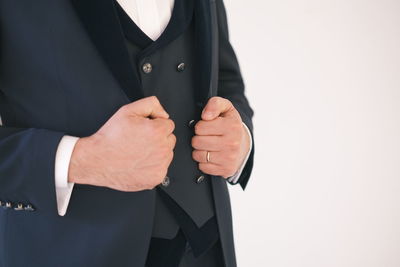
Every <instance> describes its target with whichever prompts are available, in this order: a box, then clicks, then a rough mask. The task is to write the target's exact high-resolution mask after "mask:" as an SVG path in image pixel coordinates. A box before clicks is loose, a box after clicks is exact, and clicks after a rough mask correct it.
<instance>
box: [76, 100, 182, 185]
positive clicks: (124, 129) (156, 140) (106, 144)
mask: <svg viewBox="0 0 400 267" xmlns="http://www.w3.org/2000/svg"><path fill="white" fill-rule="evenodd" d="M174 128H175V125H174V122H173V121H172V120H170V119H169V115H168V113H167V112H166V111H165V110H164V109H163V107H162V106H161V104H160V102H159V101H158V99H157V98H156V97H155V96H151V97H147V98H143V99H140V100H138V101H135V102H132V103H130V104H127V105H125V106H123V107H121V108H120V109H119V110H118V111H117V112H116V113H115V114H114V115H113V116H112V117H111V118H110V119H109V120H108V121H107V122H106V123H105V124H104V125H103V126H102V127H101V128H100V129H99V130H98V131H97V132H96V133H95V134H93V135H91V136H89V137H83V138H80V139H79V140H78V142H77V143H76V145H75V147H74V151H73V153H72V157H71V161H70V165H69V171H68V181H69V182H71V183H78V184H90V185H95V186H105V187H109V188H112V189H116V190H120V191H126V192H133V191H141V190H148V189H153V188H154V187H156V186H157V185H159V184H160V183H161V182H162V180H163V179H164V177H165V176H166V174H167V170H168V167H169V165H170V163H171V161H172V158H173V149H174V147H175V144H176V137H175V135H174V134H173V133H172V132H173V130H174Z"/></svg>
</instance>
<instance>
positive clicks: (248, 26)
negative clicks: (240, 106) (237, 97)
mask: <svg viewBox="0 0 400 267" xmlns="http://www.w3.org/2000/svg"><path fill="white" fill-rule="evenodd" d="M225 4H226V7H227V11H228V19H229V25H230V33H231V41H232V43H233V46H234V48H235V50H236V53H237V55H238V58H239V62H240V64H241V68H242V72H243V75H244V78H245V82H246V85H247V87H246V88H247V96H248V98H249V100H250V103H251V104H252V106H253V108H254V110H255V117H254V125H255V139H256V140H255V149H256V157H255V167H254V172H253V174H252V177H251V181H250V182H249V185H248V188H247V189H246V191H245V192H242V191H241V189H240V187H239V186H235V187H232V186H231V197H232V202H233V203H232V204H233V213H234V229H235V240H236V252H237V258H238V266H239V267H253V266H254V267H264V266H265V267H300V266H301V267H303V266H304V267H331V266H332V267H333V266H334V267H399V266H400V1H398V0H392V1H390V0H279V1H278V0H276V1H269V0H246V1H243V0H225Z"/></svg>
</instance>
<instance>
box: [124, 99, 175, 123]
mask: <svg viewBox="0 0 400 267" xmlns="http://www.w3.org/2000/svg"><path fill="white" fill-rule="evenodd" d="M126 108H127V109H128V110H129V112H130V113H133V114H135V115H138V116H142V117H145V118H147V117H150V118H152V119H155V118H163V119H168V118H169V114H168V113H167V112H166V111H165V109H164V108H163V107H162V106H161V103H160V101H159V100H158V98H157V97H156V96H149V97H146V98H142V99H140V100H137V101H135V102H133V103H130V104H128V105H126Z"/></svg>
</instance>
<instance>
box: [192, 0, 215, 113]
mask: <svg viewBox="0 0 400 267" xmlns="http://www.w3.org/2000/svg"><path fill="white" fill-rule="evenodd" d="M214 8H215V5H213V4H212V2H210V0H201V1H200V0H196V1H195V13H194V16H195V29H196V33H195V38H196V51H197V62H198V63H197V66H198V69H199V70H198V71H197V74H198V75H197V79H198V80H197V85H198V88H197V89H196V97H197V99H198V103H197V104H198V106H200V108H202V107H204V105H205V104H206V103H207V100H208V98H210V97H211V96H214V95H216V82H217V80H218V77H217V72H216V70H217V69H216V68H217V65H218V60H217V59H218V49H217V48H218V47H217V44H218V40H217V39H216V38H217V37H218V35H217V29H218V28H217V25H216V17H215V16H216V14H215V12H214Z"/></svg>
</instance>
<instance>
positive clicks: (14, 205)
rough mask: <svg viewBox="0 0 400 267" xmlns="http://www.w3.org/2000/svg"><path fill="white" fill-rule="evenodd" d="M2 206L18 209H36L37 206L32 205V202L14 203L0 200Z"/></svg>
mask: <svg viewBox="0 0 400 267" xmlns="http://www.w3.org/2000/svg"><path fill="white" fill-rule="evenodd" d="M0 207H1V208H3V209H13V210H16V211H35V208H34V207H33V206H32V204H23V203H13V202H10V201H2V200H0Z"/></svg>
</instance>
